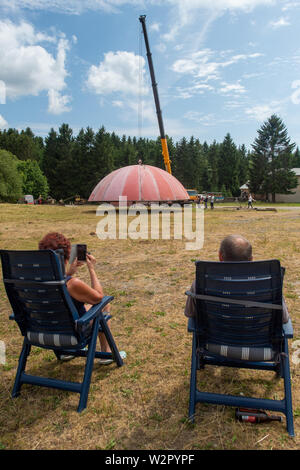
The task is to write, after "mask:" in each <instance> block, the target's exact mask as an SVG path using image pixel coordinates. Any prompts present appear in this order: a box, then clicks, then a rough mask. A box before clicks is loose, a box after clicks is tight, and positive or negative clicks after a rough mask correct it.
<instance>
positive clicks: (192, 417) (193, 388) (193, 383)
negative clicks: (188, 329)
mask: <svg viewBox="0 0 300 470" xmlns="http://www.w3.org/2000/svg"><path fill="white" fill-rule="evenodd" d="M196 385H197V355H196V335H195V333H194V334H193V344H192V364H191V378H190V403H189V420H190V421H191V422H192V423H193V422H194V420H195V407H196Z"/></svg>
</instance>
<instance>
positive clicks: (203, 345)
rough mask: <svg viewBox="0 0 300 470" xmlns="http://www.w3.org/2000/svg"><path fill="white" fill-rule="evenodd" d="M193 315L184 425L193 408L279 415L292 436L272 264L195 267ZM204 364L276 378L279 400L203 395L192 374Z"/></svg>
mask: <svg viewBox="0 0 300 470" xmlns="http://www.w3.org/2000/svg"><path fill="white" fill-rule="evenodd" d="M195 264H196V294H194V293H192V292H190V291H187V292H186V294H187V295H190V296H192V297H194V298H195V299H196V305H197V315H196V317H193V318H189V321H188V331H189V332H192V334H193V342H192V364H191V379H190V404H189V419H190V420H191V421H193V420H194V416H195V406H196V404H197V403H199V402H204V403H212V404H221V405H228V406H235V407H243V408H251V409H253V408H256V409H265V410H272V411H276V412H281V413H284V414H285V416H286V425H287V431H288V433H289V434H290V435H291V436H294V425H293V409H292V394H291V379H290V366H289V351H288V339H289V338H292V337H293V328H292V323H291V320H289V322H288V323H286V324H282V283H283V275H284V268H281V266H280V263H279V261H278V260H269V261H253V262H209V261H196V263H195ZM206 364H210V365H217V366H228V367H238V368H248V369H260V370H267V371H275V372H277V374H278V376H279V377H280V378H283V381H284V398H283V399H282V400H272V399H262V398H252V397H245V396H233V395H224V394H218V393H207V392H203V391H199V390H198V389H197V371H198V370H199V369H203V368H204V366H205V365H206Z"/></svg>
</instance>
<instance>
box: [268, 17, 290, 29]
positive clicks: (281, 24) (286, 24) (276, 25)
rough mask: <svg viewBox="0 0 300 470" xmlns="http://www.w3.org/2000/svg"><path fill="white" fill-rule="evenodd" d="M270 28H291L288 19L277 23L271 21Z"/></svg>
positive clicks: (280, 19) (279, 20)
mask: <svg viewBox="0 0 300 470" xmlns="http://www.w3.org/2000/svg"><path fill="white" fill-rule="evenodd" d="M269 24H270V26H271V28H273V29H278V28H282V27H283V26H290V24H291V23H290V22H289V20H288V19H287V18H283V17H282V18H279V19H278V20H276V21H270V23H269Z"/></svg>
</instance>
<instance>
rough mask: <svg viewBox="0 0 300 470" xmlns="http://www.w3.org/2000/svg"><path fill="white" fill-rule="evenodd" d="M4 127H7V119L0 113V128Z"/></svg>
mask: <svg viewBox="0 0 300 470" xmlns="http://www.w3.org/2000/svg"><path fill="white" fill-rule="evenodd" d="M5 127H7V121H6V120H5V119H4V117H3V116H1V114H0V129H5Z"/></svg>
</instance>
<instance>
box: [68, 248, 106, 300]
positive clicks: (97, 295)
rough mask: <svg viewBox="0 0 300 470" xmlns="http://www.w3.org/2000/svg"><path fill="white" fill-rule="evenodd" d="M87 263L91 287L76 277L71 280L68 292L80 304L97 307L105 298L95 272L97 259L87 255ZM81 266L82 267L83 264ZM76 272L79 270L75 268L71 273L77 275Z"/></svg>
mask: <svg viewBox="0 0 300 470" xmlns="http://www.w3.org/2000/svg"><path fill="white" fill-rule="evenodd" d="M75 262H77V261H76V260H75V261H74V263H73V264H72V265H71V266H73V265H74V264H75ZM86 263H87V267H88V270H89V273H90V278H91V287H90V286H89V285H88V284H86V283H85V282H83V281H81V280H80V279H78V278H76V277H75V278H72V279H70V281H69V282H68V291H69V294H70V295H71V296H72V297H73V298H74V299H76V300H78V301H79V302H84V303H88V304H91V305H95V304H97V303H99V302H101V300H102V298H103V289H102V286H101V284H100V282H99V280H98V277H97V274H96V272H95V263H96V259H95V258H94V257H93V256H91V255H87V259H86ZM80 265H82V263H81V264H80ZM77 266H79V264H77V265H76V268H77ZM76 270H77V269H75V268H74V267H73V269H72V270H71V269H70V272H71V273H72V274H75V272H76Z"/></svg>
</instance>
